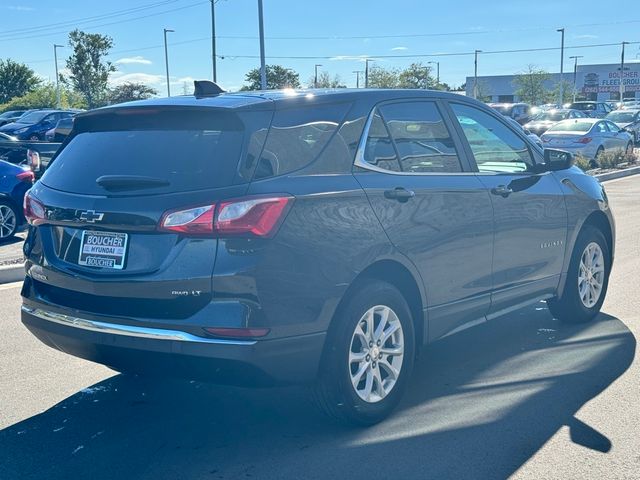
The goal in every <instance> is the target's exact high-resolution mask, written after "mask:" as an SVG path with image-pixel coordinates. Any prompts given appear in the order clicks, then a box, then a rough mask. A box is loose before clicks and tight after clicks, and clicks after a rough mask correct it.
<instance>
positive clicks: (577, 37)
mask: <svg viewBox="0 0 640 480" xmlns="http://www.w3.org/2000/svg"><path fill="white" fill-rule="evenodd" d="M573 38H576V39H582V40H593V39H594V38H598V35H590V34H585V35H574V36H573Z"/></svg>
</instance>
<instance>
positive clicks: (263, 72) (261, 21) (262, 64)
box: [258, 0, 267, 90]
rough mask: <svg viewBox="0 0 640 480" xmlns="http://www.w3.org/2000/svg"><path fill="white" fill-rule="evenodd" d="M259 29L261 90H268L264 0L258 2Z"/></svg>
mask: <svg viewBox="0 0 640 480" xmlns="http://www.w3.org/2000/svg"><path fill="white" fill-rule="evenodd" d="M258 29H259V30H260V88H261V89H262V90H266V89H267V66H266V64H265V60H264V15H263V13H262V0H258Z"/></svg>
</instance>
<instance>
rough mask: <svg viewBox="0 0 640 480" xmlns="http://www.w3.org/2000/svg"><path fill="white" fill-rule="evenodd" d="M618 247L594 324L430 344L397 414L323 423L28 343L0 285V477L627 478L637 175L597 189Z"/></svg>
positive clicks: (634, 471) (514, 325)
mask: <svg viewBox="0 0 640 480" xmlns="http://www.w3.org/2000/svg"><path fill="white" fill-rule="evenodd" d="M606 187H607V191H608V194H609V198H610V200H611V202H612V205H613V208H614V211H615V212H617V215H616V218H617V231H618V238H617V250H616V261H615V264H614V269H613V272H612V277H611V283H610V286H609V294H608V297H607V300H606V302H605V304H604V307H603V313H602V314H601V315H600V316H599V317H598V318H597V320H596V321H594V322H593V323H591V324H587V325H578V326H566V325H561V324H559V323H558V322H557V321H555V320H554V319H553V318H552V317H551V315H550V314H549V312H548V310H547V309H546V306H545V304H544V303H540V304H538V305H536V306H534V307H531V308H527V309H524V310H521V311H518V312H515V313H512V314H510V315H508V316H505V317H502V318H499V319H496V320H495V321H493V322H491V323H489V324H486V325H482V326H479V327H476V328H474V329H471V330H467V331H466V332H463V333H461V334H459V335H456V336H452V337H449V338H446V339H444V340H441V341H439V342H437V343H435V344H433V345H432V346H431V347H430V348H428V349H427V350H426V351H425V353H424V355H423V356H422V357H421V359H420V361H419V363H418V365H417V366H416V368H415V371H414V378H413V382H412V386H411V388H410V389H409V391H408V394H407V396H406V398H405V399H404V401H403V403H402V404H401V407H400V409H399V410H398V411H397V412H396V413H395V415H393V416H392V417H391V418H389V419H388V420H386V421H385V422H383V423H381V424H379V425H377V426H374V427H371V428H369V429H349V428H344V427H340V426H337V425H335V424H333V423H331V422H329V421H327V420H326V419H325V418H324V417H323V416H321V415H320V414H318V413H316V411H315V410H314V409H313V408H312V407H310V406H309V404H308V402H307V393H306V390H305V389H304V388H287V389H268V390H243V389H235V388H228V387H218V386H212V385H207V384H202V383H196V382H179V381H162V382H157V381H156V382H154V381H149V380H145V379H140V378H137V377H125V376H122V375H119V374H116V373H115V372H113V371H111V370H109V369H107V368H105V367H102V366H99V365H95V364H92V363H89V362H86V361H83V360H79V359H76V358H73V357H69V356H67V355H64V354H62V353H60V352H57V351H54V350H51V349H49V348H47V347H45V346H43V345H41V344H40V343H39V342H38V341H37V340H36V339H35V338H33V337H32V336H31V335H30V334H29V333H28V332H27V331H26V330H25V329H24V327H22V325H21V324H20V321H19V306H20V300H19V285H16V284H12V285H4V286H0V319H1V321H0V336H1V337H2V338H3V341H2V342H0V479H3V480H4V479H70V478H86V477H90V478H94V479H107V478H109V479H111V478H137V479H154V480H156V479H218V478H221V479H228V478H269V479H300V478H318V479H326V478H353V479H356V478H363V479H367V480H371V479H376V478H434V479H442V478H456V479H460V478H474V479H484V478H492V479H493V478H505V477H509V476H513V477H514V478H527V479H547V478H548V479H552V478H553V479H556V478H564V479H572V478H576V479H577V478H581V479H582V478H608V479H623V478H624V479H626V478H628V479H632V478H633V479H637V478H639V476H640V474H639V472H640V453H639V452H640V436H639V435H638V425H640V409H639V408H638V405H639V404H640V363H639V362H638V360H636V358H635V356H636V352H637V344H636V338H637V336H638V335H640V313H639V312H640V299H639V298H638V297H639V295H638V294H639V293H640V292H639V290H638V281H637V277H638V272H640V256H639V255H638V252H639V251H640V250H639V248H640V241H639V240H638V239H639V238H640V201H639V199H640V176H635V177H629V178H625V179H621V180H615V181H612V182H609V183H607V185H606Z"/></svg>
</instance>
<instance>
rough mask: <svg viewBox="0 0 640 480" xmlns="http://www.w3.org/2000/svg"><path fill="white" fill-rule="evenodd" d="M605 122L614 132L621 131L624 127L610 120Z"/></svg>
mask: <svg viewBox="0 0 640 480" xmlns="http://www.w3.org/2000/svg"><path fill="white" fill-rule="evenodd" d="M605 123H606V124H607V127H609V130H610V131H612V132H620V131H622V129H621V128H620V127H618V126H617V125H616V124H615V123H611V122H610V121H608V120H607V121H606V122H605Z"/></svg>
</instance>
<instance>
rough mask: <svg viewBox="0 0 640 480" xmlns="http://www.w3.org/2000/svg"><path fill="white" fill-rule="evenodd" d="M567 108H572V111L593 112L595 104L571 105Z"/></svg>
mask: <svg viewBox="0 0 640 480" xmlns="http://www.w3.org/2000/svg"><path fill="white" fill-rule="evenodd" d="M569 108H573V109H574V110H595V109H596V104H595V103H572V104H571V105H570V106H569Z"/></svg>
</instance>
